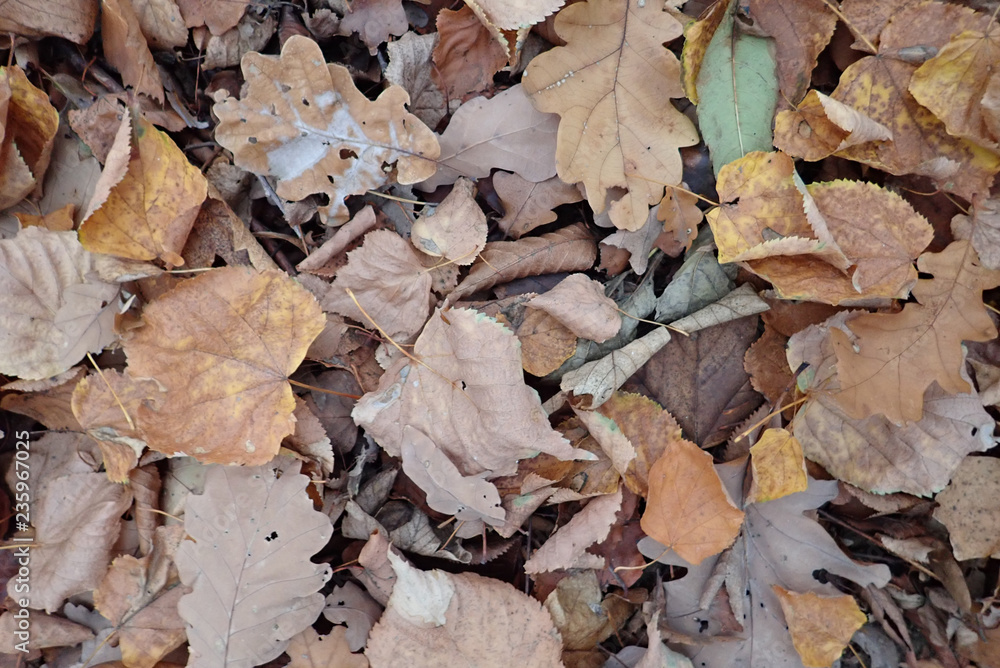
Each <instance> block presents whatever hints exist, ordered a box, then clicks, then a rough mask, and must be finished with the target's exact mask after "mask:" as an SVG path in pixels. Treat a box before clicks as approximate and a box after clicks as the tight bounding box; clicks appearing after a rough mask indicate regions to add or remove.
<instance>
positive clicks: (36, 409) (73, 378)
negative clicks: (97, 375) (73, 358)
mask: <svg viewBox="0 0 1000 668" xmlns="http://www.w3.org/2000/svg"><path fill="white" fill-rule="evenodd" d="M85 375H87V369H86V367H83V366H78V367H73V368H72V369H68V370H67V371H64V372H63V373H61V374H58V375H56V376H53V377H52V378H49V379H47V380H44V381H15V382H13V383H7V384H6V385H4V386H2V387H0V389H2V390H18V391H20V392H21V394H14V393H10V392H8V393H7V394H5V395H4V396H3V398H2V399H0V409H2V410H5V411H11V412H12V413H20V414H21V415H27V416H28V417H30V418H32V419H33V420H38V421H39V422H41V423H42V424H43V425H45V426H46V427H48V428H49V429H56V430H63V431H75V432H81V431H83V428H82V427H81V426H80V423H79V422H77V421H76V416H74V415H73V409H72V407H71V405H70V402H71V399H72V396H73V391H74V389H75V388H76V383H77V381H79V380H80V379H81V378H83V377H84V376H85Z"/></svg>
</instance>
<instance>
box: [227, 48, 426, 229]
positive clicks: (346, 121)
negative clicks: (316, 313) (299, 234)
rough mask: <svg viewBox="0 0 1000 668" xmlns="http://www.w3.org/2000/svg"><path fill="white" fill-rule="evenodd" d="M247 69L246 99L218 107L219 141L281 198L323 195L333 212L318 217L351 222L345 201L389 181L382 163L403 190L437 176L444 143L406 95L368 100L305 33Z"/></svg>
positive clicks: (247, 61) (246, 63) (390, 93)
mask: <svg viewBox="0 0 1000 668" xmlns="http://www.w3.org/2000/svg"><path fill="white" fill-rule="evenodd" d="M242 63H243V64H242V67H243V73H244V76H245V77H246V79H247V93H246V94H245V95H244V96H243V97H242V98H241V99H239V100H236V99H232V98H228V99H226V100H223V101H222V102H220V103H218V104H216V105H215V107H214V111H215V113H216V115H217V116H218V117H219V125H218V127H217V128H216V140H217V141H218V142H219V143H220V144H222V145H223V146H225V147H226V148H228V149H230V150H231V151H233V154H234V158H235V161H236V164H238V165H240V166H241V167H243V168H245V169H248V170H250V171H252V172H254V173H257V174H271V175H273V176H275V177H277V179H278V185H277V193H278V195H279V196H281V197H283V198H285V199H288V200H293V201H298V200H301V199H304V198H305V197H307V196H309V195H311V194H313V193H325V194H326V195H329V197H330V205H329V206H328V207H326V208H324V209H321V212H322V213H323V214H324V216H325V217H326V218H327V219H328V220H332V221H338V220H339V221H344V220H346V219H347V214H348V212H347V207H346V205H345V204H344V198H345V197H347V196H349V195H357V194H361V193H364V192H366V191H367V190H369V189H371V188H377V187H379V186H381V185H382V184H383V183H385V181H386V178H387V176H386V173H385V172H384V171H383V169H382V165H383V163H390V164H392V163H395V165H396V179H397V181H398V182H399V183H415V182H417V181H423V180H424V179H427V178H429V177H430V176H431V175H433V174H434V170H435V163H434V160H435V159H436V158H437V157H438V152H439V148H438V144H437V140H436V139H435V137H434V134H433V133H432V132H431V131H430V130H428V129H427V127H426V126H425V125H424V124H423V123H421V122H420V120H419V119H418V118H417V117H415V116H413V115H412V114H410V113H408V112H407V111H406V110H405V108H404V105H405V104H406V103H407V102H409V96H408V95H407V94H406V91H404V90H403V89H402V88H398V87H396V86H390V87H389V88H388V89H387V90H385V91H384V92H383V93H382V94H381V95H380V96H379V97H378V99H377V100H376V101H375V102H372V101H370V100H368V98H366V97H365V96H364V95H363V94H362V93H361V92H360V91H358V89H357V88H356V87H355V86H354V82H353V80H352V79H351V74H350V72H349V71H348V70H347V69H346V68H344V67H342V66H340V65H332V64H331V65H327V64H326V63H325V62H324V60H323V53H322V51H320V48H319V46H318V45H317V44H316V43H315V42H313V41H312V40H310V39H307V38H305V37H301V36H298V35H295V36H293V37H291V38H290V39H289V40H288V41H287V42H285V45H284V46H283V47H282V49H281V56H280V57H275V56H263V55H260V54H256V53H253V54H247V55H246V56H245V57H244V59H243V61H242ZM303 100H305V102H303ZM272 108H273V109H274V111H273V112H272V111H271V110H272ZM342 155H343V156H345V157H341V156H342ZM352 156H353V157H352Z"/></svg>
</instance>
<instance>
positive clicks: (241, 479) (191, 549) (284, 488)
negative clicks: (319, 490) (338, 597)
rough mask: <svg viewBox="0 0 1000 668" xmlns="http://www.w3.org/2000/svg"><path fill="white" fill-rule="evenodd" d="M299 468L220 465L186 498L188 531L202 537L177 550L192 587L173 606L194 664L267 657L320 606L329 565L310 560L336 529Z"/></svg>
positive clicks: (274, 654) (253, 660) (262, 660)
mask: <svg viewBox="0 0 1000 668" xmlns="http://www.w3.org/2000/svg"><path fill="white" fill-rule="evenodd" d="M298 466H299V465H298V463H295V464H292V466H291V467H290V468H286V469H285V470H284V471H283V472H282V475H281V477H280V478H278V477H275V471H274V467H273V466H260V467H235V466H231V467H230V466H215V467H212V468H211V469H210V470H209V473H208V477H207V478H206V480H205V492H204V494H201V495H198V496H190V497H188V500H187V509H186V511H185V513H184V528H185V530H186V531H187V533H188V535H189V536H191V537H192V538H193V539H194V540H195V541H197V542H193V541H185V542H184V543H183V544H182V545H181V547H180V549H179V550H178V551H177V570H178V572H179V573H180V576H181V581H182V582H183V583H184V584H186V585H187V586H189V587H191V593H190V594H188V595H186V596H184V597H183V598H181V600H180V602H179V603H178V606H177V608H178V611H179V612H180V615H181V617H183V618H184V621H185V622H187V624H188V641H189V643H190V651H191V659H190V660H189V662H188V665H189V666H192V667H195V666H238V665H259V664H261V663H266V662H268V661H270V660H271V659H274V658H277V657H278V655H280V654H281V653H282V652H283V651H285V648H286V647H287V646H288V641H289V639H290V638H292V637H294V636H295V635H296V634H297V633H299V632H301V631H302V630H304V629H305V628H307V627H309V626H310V625H311V624H312V623H313V621H315V620H316V618H317V617H318V616H319V613H320V611H322V609H323V595H322V594H320V593H319V590H320V588H321V587H322V586H323V585H324V584H325V583H326V581H327V580H329V579H330V567H329V566H328V565H327V564H323V565H317V564H315V563H313V562H312V561H310V558H311V557H312V555H313V554H315V553H316V552H317V551H319V550H320V549H322V547H323V546H324V545H326V542H327V541H328V540H329V539H330V535H331V534H332V530H333V528H332V526H331V525H330V518H329V517H327V516H326V515H324V514H323V513H320V512H317V511H315V510H313V507H312V502H311V501H310V500H309V497H308V496H307V495H306V494H305V487H306V485H308V484H309V479H308V478H306V477H305V476H303V475H299V473H298ZM290 574H294V577H290ZM278 583H280V585H281V586H275V585H276V584H278ZM261 624H266V625H267V628H268V632H267V633H262V632H261V631H260V625H261Z"/></svg>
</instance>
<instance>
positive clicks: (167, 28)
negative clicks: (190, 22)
mask: <svg viewBox="0 0 1000 668" xmlns="http://www.w3.org/2000/svg"><path fill="white" fill-rule="evenodd" d="M131 2H132V7H133V8H134V9H135V13H136V15H137V16H138V17H139V25H140V26H141V28H142V34H143V35H145V37H146V41H147V42H148V43H149V46H151V47H153V48H154V49H158V50H160V51H169V50H170V49H173V48H177V47H182V46H186V45H187V39H188V34H187V28H186V26H185V25H184V18H183V17H182V16H181V10H180V9H179V8H178V7H177V3H176V2H175V1H174V0H131Z"/></svg>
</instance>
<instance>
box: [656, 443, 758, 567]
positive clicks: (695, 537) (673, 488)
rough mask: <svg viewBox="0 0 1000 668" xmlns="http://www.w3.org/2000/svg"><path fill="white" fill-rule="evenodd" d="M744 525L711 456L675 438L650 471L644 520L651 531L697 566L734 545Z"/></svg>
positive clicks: (657, 539)
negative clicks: (714, 466) (713, 464)
mask: <svg viewBox="0 0 1000 668" xmlns="http://www.w3.org/2000/svg"><path fill="white" fill-rule="evenodd" d="M742 525H743V512H742V511H741V510H740V509H739V508H738V507H737V506H736V504H735V503H733V500H732V498H730V496H729V493H728V492H727V491H726V489H725V488H724V487H723V486H722V481H720V480H719V476H718V474H717V473H716V472H715V469H714V468H713V466H712V456H711V455H710V454H708V453H707V452H705V451H704V450H702V449H701V448H699V447H698V446H697V445H695V444H694V443H692V442H691V441H687V440H684V439H672V440H671V441H670V442H669V443H668V444H667V446H666V447H665V448H664V450H663V454H662V455H660V458H659V459H657V460H656V462H655V463H654V464H653V466H652V467H651V468H650V470H649V496H648V497H647V498H646V512H644V513H643V514H642V520H641V526H642V530H643V531H644V532H645V533H646V535H647V536H649V537H650V538H652V539H653V540H656V541H658V542H660V543H662V544H663V545H664V547H667V548H671V549H672V550H673V551H674V552H676V553H677V554H678V555H680V557H681V558H682V559H684V560H686V561H689V562H691V563H692V564H698V563H700V562H701V561H702V560H704V559H706V558H707V557H710V556H712V555H714V554H718V553H719V552H722V551H723V550H724V549H726V548H727V547H729V546H730V545H732V544H733V541H734V540H736V536H737V535H739V533H740V527H741V526H742Z"/></svg>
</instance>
